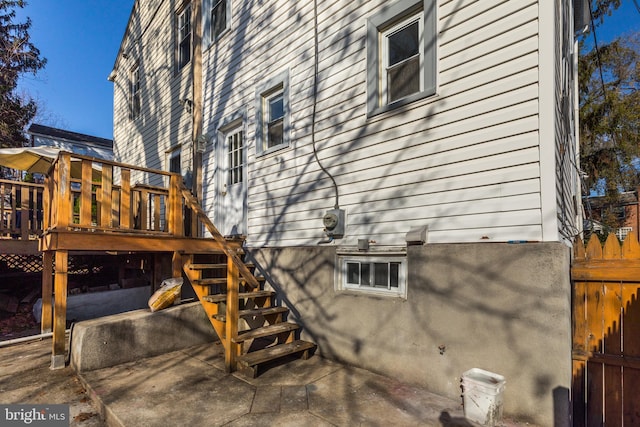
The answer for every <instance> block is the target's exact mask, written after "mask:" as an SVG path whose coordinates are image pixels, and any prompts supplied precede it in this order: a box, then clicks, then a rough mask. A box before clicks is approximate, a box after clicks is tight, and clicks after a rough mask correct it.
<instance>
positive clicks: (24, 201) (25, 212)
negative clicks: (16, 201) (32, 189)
mask: <svg viewBox="0 0 640 427" xmlns="http://www.w3.org/2000/svg"><path fill="white" fill-rule="evenodd" d="M29 228H30V227H29V187H27V186H23V187H22V188H21V189H20V238H21V239H22V240H24V241H27V240H29Z"/></svg>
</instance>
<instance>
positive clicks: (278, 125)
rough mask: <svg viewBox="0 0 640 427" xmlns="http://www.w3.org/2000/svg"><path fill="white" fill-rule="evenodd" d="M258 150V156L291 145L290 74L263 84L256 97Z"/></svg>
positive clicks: (279, 76)
mask: <svg viewBox="0 0 640 427" xmlns="http://www.w3.org/2000/svg"><path fill="white" fill-rule="evenodd" d="M256 98H257V99H256V102H257V108H256V124H257V126H256V143H257V145H256V148H257V151H258V154H260V153H265V152H269V151H273V150H277V149H280V148H283V147H286V146H288V145H289V120H290V112H289V73H288V72H287V71H285V72H283V73H281V74H280V75H278V76H276V77H274V78H272V79H270V80H268V81H267V82H265V83H264V84H262V85H261V86H260V87H259V88H258V90H257V95H256Z"/></svg>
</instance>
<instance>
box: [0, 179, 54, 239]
mask: <svg viewBox="0 0 640 427" xmlns="http://www.w3.org/2000/svg"><path fill="white" fill-rule="evenodd" d="M43 191H44V185H42V184H36V183H31V182H22V181H11V180H5V179H0V236H2V237H4V238H11V239H13V240H30V239H35V238H36V237H38V235H40V234H41V233H42V229H43V223H42V222H43V215H42V212H43Z"/></svg>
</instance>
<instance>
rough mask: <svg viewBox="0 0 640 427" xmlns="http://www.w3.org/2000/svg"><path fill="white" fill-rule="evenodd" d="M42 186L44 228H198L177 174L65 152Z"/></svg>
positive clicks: (187, 231)
mask: <svg viewBox="0 0 640 427" xmlns="http://www.w3.org/2000/svg"><path fill="white" fill-rule="evenodd" d="M138 182H141V183H138ZM148 183H153V184H154V185H151V184H148ZM44 186H45V197H44V206H43V208H44V230H45V231H46V230H53V229H55V230H82V231H103V232H125V233H146V234H161V235H171V236H195V234H194V233H197V229H198V228H197V227H198V224H197V223H192V222H193V221H191V219H193V220H194V221H195V220H196V216H195V215H191V214H190V212H189V208H188V207H185V204H184V201H183V197H182V190H181V189H182V188H183V187H182V177H181V176H180V175H179V174H177V173H171V172H164V171H159V170H154V169H147V168H143V167H134V166H132V165H126V164H122V163H117V162H112V161H107V160H103V159H97V158H93V157H86V156H81V155H76V154H71V153H66V152H61V153H60V155H59V156H58V158H57V159H56V160H55V162H54V163H53V165H52V169H51V171H50V173H49V174H48V175H47V177H46V179H45V185H44ZM185 218H187V219H188V222H187V223H185Z"/></svg>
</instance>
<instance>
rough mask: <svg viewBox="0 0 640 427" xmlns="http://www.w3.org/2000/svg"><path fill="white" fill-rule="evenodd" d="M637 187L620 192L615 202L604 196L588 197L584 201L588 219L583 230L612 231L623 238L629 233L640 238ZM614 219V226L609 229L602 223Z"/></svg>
mask: <svg viewBox="0 0 640 427" xmlns="http://www.w3.org/2000/svg"><path fill="white" fill-rule="evenodd" d="M639 208H640V202H639V201H638V189H636V190H635V191H625V192H623V193H621V194H620V195H619V197H618V200H617V201H616V202H615V203H611V202H609V201H608V200H607V198H606V197H604V196H593V197H588V198H587V199H586V201H585V210H586V215H587V217H588V218H589V219H587V220H586V221H585V222H586V223H585V226H584V228H585V232H586V231H587V230H589V231H593V232H600V233H604V232H608V233H614V234H615V235H616V236H618V239H620V240H624V238H625V237H626V236H627V234H629V233H633V234H635V235H636V237H637V238H638V240H640V222H639V221H640V216H639V215H638V211H639ZM611 221H615V224H616V226H615V227H614V228H613V229H611V228H610V227H609V228H607V227H605V226H604V225H603V223H605V222H607V223H611Z"/></svg>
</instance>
